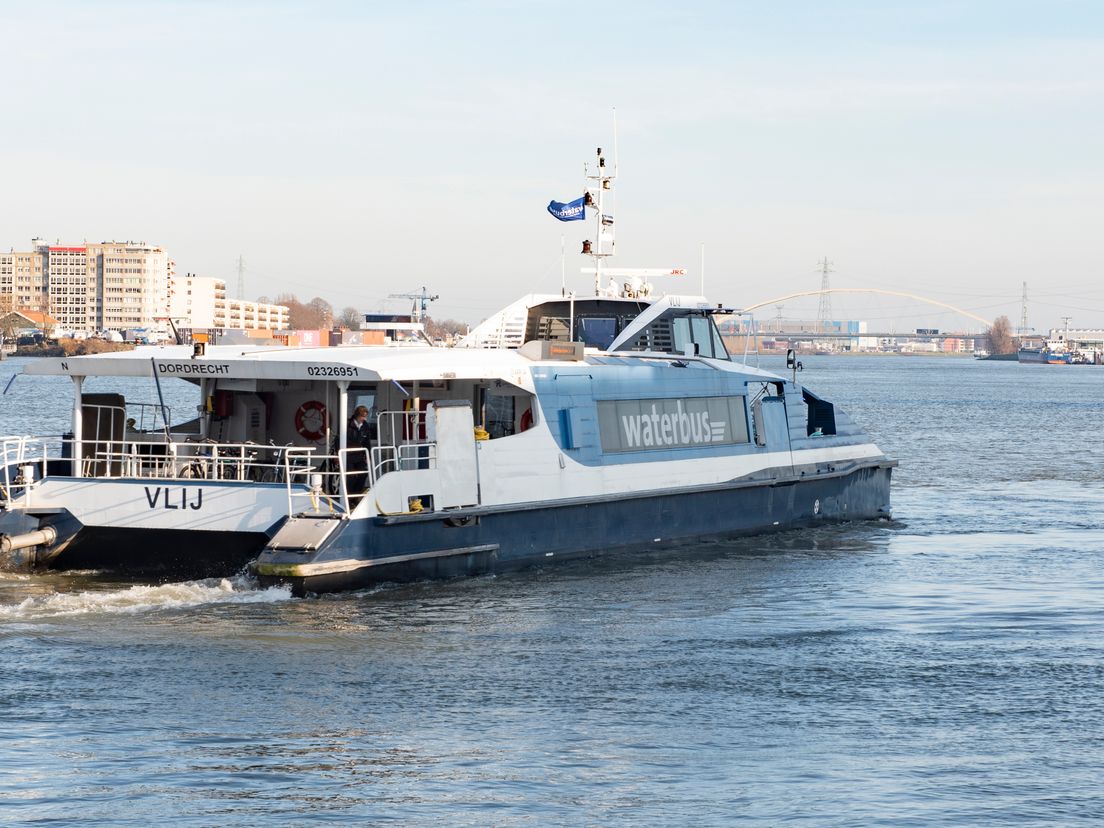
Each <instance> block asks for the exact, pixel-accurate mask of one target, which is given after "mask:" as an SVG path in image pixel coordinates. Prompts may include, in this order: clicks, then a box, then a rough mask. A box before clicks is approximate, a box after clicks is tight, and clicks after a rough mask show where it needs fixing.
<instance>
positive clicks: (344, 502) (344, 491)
mask: <svg viewBox="0 0 1104 828" xmlns="http://www.w3.org/2000/svg"><path fill="white" fill-rule="evenodd" d="M347 451H349V449H344V448H343V449H338V452H337V474H338V478H337V485H338V486H339V487H340V491H341V508H342V509H343V510H344V511H345V514H349V486H348V476H347V475H346V473H345V469H346V467H347V465H348V464H347V462H346V461H347V458H346V456H345V453H346V452H347Z"/></svg>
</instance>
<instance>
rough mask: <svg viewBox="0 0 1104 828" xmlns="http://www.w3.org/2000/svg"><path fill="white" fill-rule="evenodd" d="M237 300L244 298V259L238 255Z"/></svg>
mask: <svg viewBox="0 0 1104 828" xmlns="http://www.w3.org/2000/svg"><path fill="white" fill-rule="evenodd" d="M238 298H239V299H244V298H245V259H243V258H242V256H241V254H240V253H239V254H238Z"/></svg>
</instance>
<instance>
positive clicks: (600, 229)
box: [582, 147, 617, 296]
mask: <svg viewBox="0 0 1104 828" xmlns="http://www.w3.org/2000/svg"><path fill="white" fill-rule="evenodd" d="M597 155H598V166H597V168H596V170H595V174H594V175H591V173H590V170H589V169H586V170H585V171H586V179H587V181H588V182H593V184H588V185H587V188H586V201H585V204H586V206H587V207H590V208H592V209H594V210H595V218H594V221H595V225H594V233H595V236H594V237H595V239H596V241H594V242H591V241H590V239H587V240H586V241H584V242H583V250H582V253H583V255H584V256H590V257H591V258H592V259H594V295H595V296H597V295H598V294H599V293H600V292H601V290H602V260H603V259H606V258H607V257H609V256H612V255H613V249H614V241H613V216H612V215H610V214H607V213H606V212H605V205H606V195H607V193H608V194H609V195H610V196H612V195H613V180H614V179H615V178H616V177H617V173H616V167H614V170H615V171H614V172H610V170H609V168H608V167H606V158H605V156H604V155H603V154H602V148H601V147H598V152H597Z"/></svg>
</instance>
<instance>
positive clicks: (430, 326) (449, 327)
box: [425, 316, 468, 339]
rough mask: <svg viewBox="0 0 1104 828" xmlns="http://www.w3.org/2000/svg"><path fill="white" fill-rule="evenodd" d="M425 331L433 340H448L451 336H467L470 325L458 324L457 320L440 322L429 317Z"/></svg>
mask: <svg viewBox="0 0 1104 828" xmlns="http://www.w3.org/2000/svg"><path fill="white" fill-rule="evenodd" d="M425 329H426V333H427V334H429V335H430V337H431V338H433V339H447V338H449V337H450V336H460V335H462V334H466V333H467V332H468V325H467V324H466V323H464V322H457V321H456V320H455V319H442V320H441V321H440V322H438V321H437V320H436V319H432V318H430V317H428V316H427V317H426V320H425Z"/></svg>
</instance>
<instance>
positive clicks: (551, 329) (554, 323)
mask: <svg viewBox="0 0 1104 828" xmlns="http://www.w3.org/2000/svg"><path fill="white" fill-rule="evenodd" d="M536 338H537V339H552V340H568V339H570V338H571V320H570V319H569V318H567V317H559V316H542V317H541V318H540V320H539V321H538V323H537V336H536Z"/></svg>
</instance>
